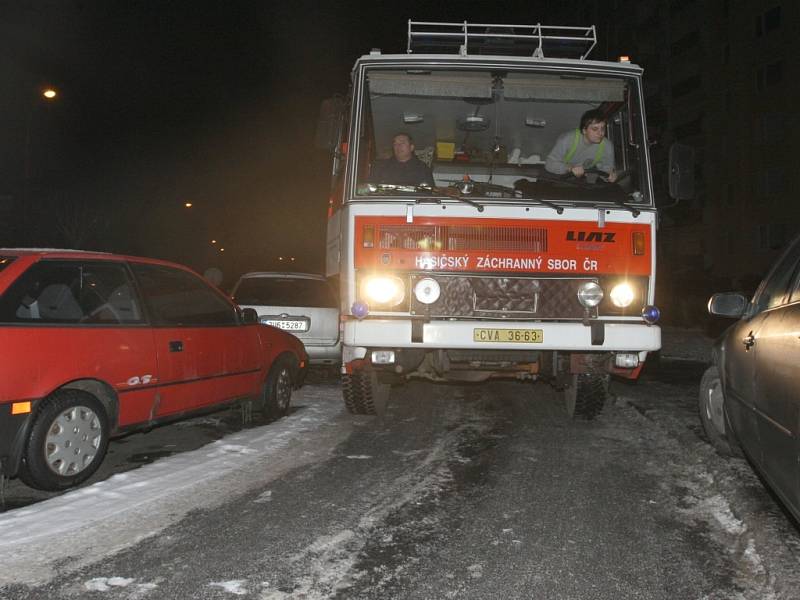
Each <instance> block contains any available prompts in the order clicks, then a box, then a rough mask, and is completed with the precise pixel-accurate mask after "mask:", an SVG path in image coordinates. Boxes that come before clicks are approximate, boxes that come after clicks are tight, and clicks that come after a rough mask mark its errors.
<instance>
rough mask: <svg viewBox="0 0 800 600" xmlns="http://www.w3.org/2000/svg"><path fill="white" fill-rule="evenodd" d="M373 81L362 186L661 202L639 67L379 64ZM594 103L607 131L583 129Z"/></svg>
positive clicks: (362, 119)
mask: <svg viewBox="0 0 800 600" xmlns="http://www.w3.org/2000/svg"><path fill="white" fill-rule="evenodd" d="M363 90H364V91H363V97H362V99H361V103H360V105H361V113H360V115H358V118H359V121H358V127H359V131H358V145H357V157H358V160H357V163H356V170H357V172H356V182H357V186H356V193H357V194H358V195H359V196H397V195H420V194H426V193H427V194H433V195H435V194H436V193H437V192H439V193H440V192H441V189H442V188H452V187H453V186H461V187H463V182H465V181H469V182H472V183H474V185H470V186H469V188H468V189H469V195H470V196H471V197H473V198H481V199H482V201H488V202H491V201H492V199H493V198H496V199H498V200H500V199H502V201H504V202H514V201H529V200H541V201H555V202H561V201H563V202H570V203H595V202H616V203H620V202H625V203H629V204H649V203H650V198H649V191H648V190H649V186H648V185H647V180H646V179H645V177H646V176H647V170H646V168H645V157H644V147H645V143H646V142H645V138H644V133H643V130H642V118H641V115H640V113H639V98H638V93H639V92H638V86H637V84H636V80H635V79H634V78H632V77H626V76H622V75H610V74H602V75H590V74H576V73H571V74H569V75H566V74H555V73H553V72H552V71H547V72H544V71H538V72H534V71H513V70H507V71H497V70H494V69H492V70H489V69H484V70H477V69H476V70H471V71H470V70H454V69H451V70H435V69H433V70H428V69H427V68H426V69H422V70H418V69H385V68H369V69H367V70H366V71H365V81H364V86H363ZM589 111H591V112H589ZM587 113H588V114H589V115H591V116H593V118H592V120H591V121H590V123H591V125H600V128H601V129H602V128H604V134H605V135H603V132H602V131H600V132H598V131H597V127H595V131H594V132H593V136H594V137H592V134H590V132H589V131H587V130H586V129H581V127H580V125H581V121H582V117H584V115H587ZM598 133H599V137H598ZM575 167H579V168H578V169H576V168H575ZM576 171H577V174H578V175H579V176H576ZM429 188H430V191H428V190H429Z"/></svg>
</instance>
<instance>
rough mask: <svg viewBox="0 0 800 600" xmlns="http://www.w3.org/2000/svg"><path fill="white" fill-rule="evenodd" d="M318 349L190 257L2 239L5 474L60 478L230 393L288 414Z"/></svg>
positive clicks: (70, 478) (0, 403) (83, 474)
mask: <svg viewBox="0 0 800 600" xmlns="http://www.w3.org/2000/svg"><path fill="white" fill-rule="evenodd" d="M307 363H308V358H307V355H306V352H305V349H304V348H303V344H302V343H301V342H300V341H299V340H298V339H297V338H296V337H294V336H292V335H291V334H288V333H286V332H283V331H281V330H279V329H277V328H274V327H269V326H266V325H262V324H260V323H259V322H258V316H257V315H256V313H255V311H253V310H252V309H250V310H247V309H245V310H241V309H239V308H237V307H236V305H234V304H233V303H232V302H231V300H230V299H229V298H228V297H226V296H225V295H224V294H223V293H222V292H220V291H219V290H218V289H216V288H215V287H213V286H212V285H210V284H209V283H208V282H207V281H206V280H204V279H203V278H201V277H200V276H198V275H197V274H195V273H194V272H193V271H191V270H189V269H188V268H186V267H182V266H180V265H176V264H172V263H168V262H164V261H160V260H152V259H147V258H135V257H130V256H119V255H114V254H104V253H91V252H80V251H74V250H4V249H0V475H2V476H4V477H14V476H19V477H20V478H21V479H22V480H23V481H24V482H25V483H26V484H28V485H29V486H31V487H35V488H40V489H45V490H61V489H65V488H68V487H71V486H74V485H77V484H79V483H81V482H82V481H84V480H86V479H87V478H88V477H89V476H90V475H91V474H92V473H93V472H94V471H95V470H96V469H97V467H98V466H99V465H100V463H101V462H102V460H103V457H104V455H105V452H106V448H107V446H108V440H109V438H110V437H112V436H115V435H118V434H121V433H126V432H128V431H131V430H133V429H137V428H145V427H151V426H152V425H154V424H157V423H160V422H163V421H166V420H175V419H178V418H183V417H185V416H188V415H190V414H192V413H193V412H195V411H201V410H207V409H209V408H210V407H215V406H219V405H222V404H227V403H232V402H241V401H253V402H254V403H255V405H256V406H257V407H260V408H261V409H262V412H263V413H264V414H269V415H275V416H278V415H284V414H286V412H287V411H288V409H289V402H290V398H291V393H292V390H293V389H295V388H297V387H299V386H300V385H302V381H303V376H304V374H305V370H306V365H307Z"/></svg>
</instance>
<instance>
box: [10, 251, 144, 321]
mask: <svg viewBox="0 0 800 600" xmlns="http://www.w3.org/2000/svg"><path fill="white" fill-rule="evenodd" d="M0 320H2V321H3V322H4V323H88V324H101V325H102V324H106V325H113V324H126V323H141V322H142V313H141V309H140V306H139V301H138V299H137V298H136V295H135V291H134V288H133V284H132V281H131V279H130V277H129V275H128V271H127V269H126V268H125V265H124V264H122V263H114V262H105V261H98V262H78V261H57V260H43V261H40V262H38V263H36V264H34V265H32V266H31V267H30V268H29V269H28V270H27V271H25V273H23V274H22V275H21V276H20V277H19V279H17V281H16V282H14V284H13V285H12V286H11V287H10V288H9V289H8V291H6V293H5V294H3V297H2V299H0Z"/></svg>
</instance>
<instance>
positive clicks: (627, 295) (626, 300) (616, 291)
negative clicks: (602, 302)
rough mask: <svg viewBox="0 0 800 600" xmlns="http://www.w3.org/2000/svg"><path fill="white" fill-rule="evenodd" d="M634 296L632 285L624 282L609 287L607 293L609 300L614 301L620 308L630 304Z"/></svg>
mask: <svg viewBox="0 0 800 600" xmlns="http://www.w3.org/2000/svg"><path fill="white" fill-rule="evenodd" d="M634 296H635V294H634V292H633V287H632V286H631V285H630V284H629V283H626V282H623V283H618V284H617V285H615V286H614V287H613V288H611V293H610V294H609V297H610V298H611V302H613V303H614V306H618V307H620V308H625V307H626V306H630V304H631V302H633V298H634Z"/></svg>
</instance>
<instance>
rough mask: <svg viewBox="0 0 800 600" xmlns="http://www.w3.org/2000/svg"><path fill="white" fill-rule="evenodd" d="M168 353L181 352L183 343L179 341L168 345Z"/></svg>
mask: <svg viewBox="0 0 800 600" xmlns="http://www.w3.org/2000/svg"><path fill="white" fill-rule="evenodd" d="M169 351H170V352H183V342H182V341H180V340H174V341H172V342H170V343H169Z"/></svg>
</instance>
